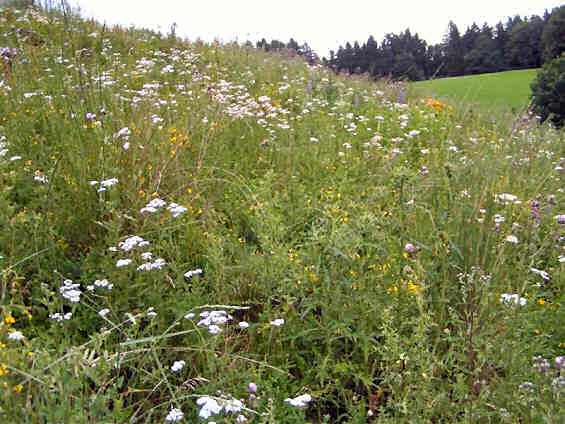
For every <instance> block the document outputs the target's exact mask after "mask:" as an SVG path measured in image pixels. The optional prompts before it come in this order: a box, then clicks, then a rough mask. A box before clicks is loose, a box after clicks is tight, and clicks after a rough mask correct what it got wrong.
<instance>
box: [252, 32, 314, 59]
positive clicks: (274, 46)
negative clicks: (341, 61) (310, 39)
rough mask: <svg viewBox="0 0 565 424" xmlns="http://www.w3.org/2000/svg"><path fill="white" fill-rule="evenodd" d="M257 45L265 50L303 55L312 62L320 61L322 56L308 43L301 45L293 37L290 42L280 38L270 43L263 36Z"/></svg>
mask: <svg viewBox="0 0 565 424" xmlns="http://www.w3.org/2000/svg"><path fill="white" fill-rule="evenodd" d="M255 47H256V48H258V49H263V50H265V51H271V50H275V51H280V52H287V53H288V54H296V55H298V56H302V57H303V58H304V59H306V60H307V61H308V62H309V63H310V64H312V63H315V62H319V61H320V58H319V57H318V55H317V54H316V53H315V52H314V50H312V49H311V48H310V46H309V45H308V43H304V44H302V45H299V44H298V43H297V42H296V41H295V40H294V39H293V38H291V39H290V40H289V41H288V43H284V42H282V41H279V40H272V41H271V42H270V43H269V42H268V41H267V40H265V39H264V38H263V39H262V40H261V41H258V42H257V44H256V45H255Z"/></svg>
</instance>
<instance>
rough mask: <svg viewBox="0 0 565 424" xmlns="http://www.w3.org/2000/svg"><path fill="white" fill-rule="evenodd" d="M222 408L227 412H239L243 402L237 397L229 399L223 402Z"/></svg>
mask: <svg viewBox="0 0 565 424" xmlns="http://www.w3.org/2000/svg"><path fill="white" fill-rule="evenodd" d="M223 408H224V411H226V412H227V413H232V412H239V411H241V409H242V408H243V403H242V402H241V401H240V400H237V399H230V400H227V401H226V402H225V403H224V405H223Z"/></svg>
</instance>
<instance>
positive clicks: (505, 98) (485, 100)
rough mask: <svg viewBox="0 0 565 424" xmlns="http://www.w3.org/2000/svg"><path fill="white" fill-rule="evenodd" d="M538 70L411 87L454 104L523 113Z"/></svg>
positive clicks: (424, 83) (487, 75)
mask: <svg viewBox="0 0 565 424" xmlns="http://www.w3.org/2000/svg"><path fill="white" fill-rule="evenodd" d="M536 72H537V70H536V69H526V70H521V71H508V72H497V73H493V74H481V75H466V76H462V77H454V78H439V79H435V80H430V81H418V82H415V83H412V84H411V86H412V87H413V88H415V89H416V92H417V93H418V94H419V95H427V96H430V97H433V98H436V99H438V100H441V101H444V102H446V103H448V104H450V105H458V106H460V107H461V106H463V107H472V106H473V105H475V106H476V107H477V106H478V107H479V108H481V109H482V110H484V111H491V112H492V111H501V112H511V113H514V114H516V113H521V112H523V111H524V110H525V109H526V107H527V106H528V104H529V102H530V84H531V83H532V81H533V80H534V78H535V76H536Z"/></svg>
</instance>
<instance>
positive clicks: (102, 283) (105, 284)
mask: <svg viewBox="0 0 565 424" xmlns="http://www.w3.org/2000/svg"><path fill="white" fill-rule="evenodd" d="M94 286H95V287H101V288H105V289H108V290H112V289H113V288H114V285H113V284H110V282H109V281H108V280H106V279H103V280H94Z"/></svg>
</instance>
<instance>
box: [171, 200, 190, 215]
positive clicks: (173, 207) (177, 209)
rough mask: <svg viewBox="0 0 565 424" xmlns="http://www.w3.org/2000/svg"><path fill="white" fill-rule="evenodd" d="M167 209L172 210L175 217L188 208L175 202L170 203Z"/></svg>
mask: <svg viewBox="0 0 565 424" xmlns="http://www.w3.org/2000/svg"><path fill="white" fill-rule="evenodd" d="M167 209H168V210H169V211H171V212H172V214H173V217H174V218H177V217H178V216H179V215H181V214H183V213H185V212H186V211H187V210H188V209H187V208H185V207H184V206H181V205H177V204H176V203H171V204H170V205H169V206H168V207H167Z"/></svg>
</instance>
